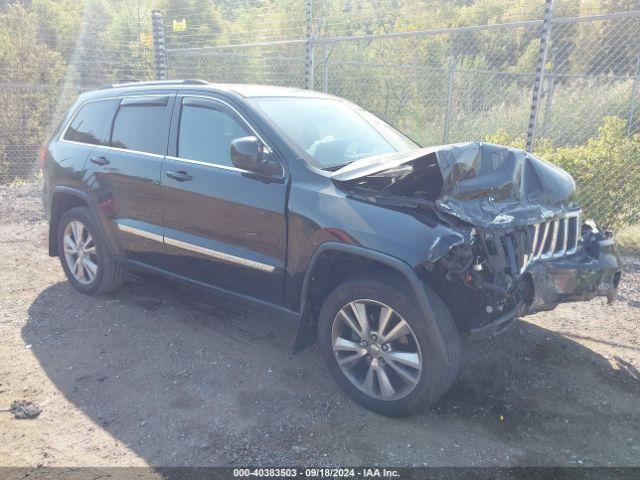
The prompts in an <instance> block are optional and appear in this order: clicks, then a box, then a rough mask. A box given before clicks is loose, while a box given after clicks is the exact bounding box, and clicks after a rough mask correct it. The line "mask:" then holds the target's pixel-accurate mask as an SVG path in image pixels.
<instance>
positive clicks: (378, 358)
mask: <svg viewBox="0 0 640 480" xmlns="http://www.w3.org/2000/svg"><path fill="white" fill-rule="evenodd" d="M41 160H42V165H43V169H44V192H43V195H44V203H45V208H46V211H47V214H48V218H49V221H50V229H49V254H50V255H52V256H59V257H60V260H61V262H62V267H63V268H64V271H65V273H66V275H67V277H68V279H69V281H70V282H71V283H72V284H73V286H74V287H75V288H77V289H78V290H79V291H81V292H83V293H87V294H100V293H104V292H108V291H110V290H114V289H116V288H118V287H119V286H121V285H122V284H123V282H124V281H125V276H126V272H127V270H131V269H143V270H146V271H151V272H156V273H158V274H162V275H166V276H169V277H171V278H174V279H177V280H182V281H186V282H189V283H190V284H193V285H199V286H202V287H204V288H205V289H211V290H213V291H216V292H222V293H225V294H229V295H231V296H233V297H236V298H238V299H242V300H246V301H251V302H253V303H255V304H258V305H259V306H262V307H268V308H271V309H273V310H275V312H277V314H280V315H287V316H290V317H292V318H293V319H295V321H297V322H298V331H297V336H296V340H295V345H294V351H299V350H301V349H303V348H305V347H307V346H309V345H311V344H312V343H313V342H314V341H318V343H319V347H320V350H321V352H322V355H323V357H324V359H325V361H326V363H327V365H328V367H329V370H330V371H331V373H332V374H333V376H334V377H335V379H336V381H337V382H338V383H339V384H340V386H341V387H342V388H343V389H344V390H346V391H347V393H348V394H349V395H350V396H352V397H353V398H354V399H355V400H356V401H357V402H359V403H361V404H362V405H364V406H366V407H367V408H370V409H372V410H375V411H377V412H380V413H383V414H387V415H400V414H407V413H411V412H414V411H416V410H418V409H419V408H421V407H424V406H427V405H430V404H432V403H433V402H435V401H436V400H437V399H438V398H439V397H440V396H442V395H443V394H444V393H445V392H446V391H447V389H448V388H449V387H450V386H451V384H452V382H453V381H454V379H455V377H456V373H457V370H458V368H459V366H460V359H461V339H462V338H465V337H468V336H473V335H480V334H489V335H493V334H496V333H498V332H500V331H502V330H503V329H504V328H506V327H507V326H509V325H510V324H512V323H513V322H514V321H515V320H516V319H517V318H519V317H521V316H523V315H526V314H529V313H533V312H536V311H540V310H549V309H552V308H554V307H555V306H556V305H557V304H558V303H561V302H568V301H575V300H588V299H591V298H593V297H595V296H607V297H608V298H609V299H610V300H613V299H614V298H615V295H616V291H617V287H618V282H619V280H620V274H621V266H620V265H621V262H620V259H619V257H618V254H617V251H616V245H615V242H614V239H613V235H612V234H611V233H610V232H608V231H602V230H600V229H599V228H598V227H597V226H596V225H595V224H593V222H584V223H583V222H582V221H581V212H580V209H579V207H578V206H577V205H575V203H574V200H573V199H574V190H575V185H574V182H573V180H572V179H571V177H570V176H569V175H568V174H567V173H566V172H564V171H563V170H561V169H559V168H558V167H555V166H553V165H551V164H549V163H547V162H544V161H542V160H540V159H537V158H536V157H534V156H532V155H530V154H527V153H525V152H523V151H520V150H516V149H512V148H507V147H502V146H498V145H491V144H486V143H480V142H475V143H465V144H455V145H446V146H441V147H433V148H421V147H420V146H419V145H418V144H416V143H415V142H414V141H412V140H411V139H410V138H408V137H407V136H405V135H403V134H402V133H400V132H399V131H397V130H396V129H394V128H393V127H391V126H390V125H389V124H387V123H385V122H384V121H382V120H380V119H379V118H377V117H376V116H374V115H372V114H371V113H369V112H367V111H365V110H363V109H362V108H360V107H358V106H356V105H354V104H352V103H350V102H348V101H346V100H343V99H340V98H336V97H333V96H330V95H325V94H321V93H317V92H312V91H305V90H298V89H292V88H279V87H268V86H258V85H214V84H209V83H207V82H204V81H200V80H183V81H168V82H150V83H138V84H122V85H114V86H109V87H105V88H103V89H100V90H97V91H93V92H89V93H85V94H83V95H81V96H80V98H79V99H78V101H77V102H76V104H75V105H74V106H73V107H72V108H71V110H70V111H69V113H68V114H67V116H66V118H65V119H64V120H63V121H62V123H61V125H60V127H59V128H58V129H57V131H56V132H55V133H54V135H53V136H52V139H51V141H50V143H49V144H48V145H47V146H46V147H45V148H44V149H43V151H42V152H41Z"/></svg>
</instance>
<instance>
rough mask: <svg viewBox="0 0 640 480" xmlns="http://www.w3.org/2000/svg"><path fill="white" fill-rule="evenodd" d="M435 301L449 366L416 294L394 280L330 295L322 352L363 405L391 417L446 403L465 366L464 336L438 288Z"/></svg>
mask: <svg viewBox="0 0 640 480" xmlns="http://www.w3.org/2000/svg"><path fill="white" fill-rule="evenodd" d="M426 293H427V296H428V298H429V301H430V303H431V306H432V310H433V312H434V315H435V317H436V318H435V320H436V324H437V325H438V327H439V329H440V333H441V335H442V337H443V338H444V340H445V347H446V351H447V355H448V359H449V365H446V366H443V365H439V363H441V362H437V361H436V360H435V359H434V356H433V352H432V351H431V349H430V348H429V338H430V335H432V334H433V332H430V331H429V330H428V328H427V325H426V322H425V321H424V319H423V318H422V313H421V311H420V310H419V309H418V308H417V307H416V303H417V302H416V300H415V297H414V295H413V293H412V292H411V291H409V289H404V288H398V287H396V286H391V285H389V282H388V277H387V278H386V279H385V277H384V276H381V275H375V274H370V275H363V276H361V277H358V278H355V279H352V280H349V281H347V282H345V283H343V284H341V285H339V286H338V287H337V288H336V289H335V290H334V291H333V292H331V294H329V296H328V297H327V299H326V301H325V303H324V305H323V307H322V310H321V312H320V318H319V321H318V329H319V331H318V338H319V343H320V349H321V352H322V355H323V357H324V360H325V362H326V364H327V366H328V368H329V371H330V372H331V374H332V375H333V377H334V378H335V380H336V381H337V383H338V384H339V385H340V386H341V387H342V389H343V390H345V391H346V392H347V393H348V394H349V395H350V396H351V397H352V398H353V399H354V400H355V401H357V402H358V403H360V404H361V405H363V406H365V407H366V408H368V409H370V410H373V411H375V412H378V413H381V414H383V415H391V416H399V415H408V414H412V413H415V412H417V411H419V410H422V409H423V408H426V407H428V406H430V405H431V404H433V403H434V402H435V401H436V400H438V399H439V398H440V397H441V396H442V395H443V394H444V393H445V392H446V391H447V390H448V389H449V387H450V386H451V384H452V383H453V380H454V379H455V377H456V374H457V371H458V368H459V365H460V356H461V354H460V338H459V335H458V332H457V329H456V326H455V323H454V321H453V318H452V317H451V313H450V312H449V310H448V309H447V307H446V306H445V305H444V303H443V302H442V300H441V299H440V297H438V296H437V294H436V293H435V292H433V291H432V290H430V289H428V288H427V289H426Z"/></svg>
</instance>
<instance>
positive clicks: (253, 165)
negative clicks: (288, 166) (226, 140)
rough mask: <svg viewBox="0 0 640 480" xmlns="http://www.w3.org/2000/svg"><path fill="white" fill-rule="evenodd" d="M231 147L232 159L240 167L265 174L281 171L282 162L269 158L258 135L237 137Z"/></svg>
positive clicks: (274, 173)
mask: <svg viewBox="0 0 640 480" xmlns="http://www.w3.org/2000/svg"><path fill="white" fill-rule="evenodd" d="M230 148H231V161H232V162H233V164H234V165H235V166H236V167H238V168H241V169H243V170H247V171H249V172H255V173H260V174H263V175H276V174H277V173H278V172H279V171H280V164H279V163H278V162H275V161H273V160H271V159H269V158H268V157H269V156H268V155H266V154H265V147H264V145H263V144H262V142H261V141H260V140H258V139H257V138H256V137H253V136H251V137H240V138H236V139H235V140H233V141H232V142H231V147H230Z"/></svg>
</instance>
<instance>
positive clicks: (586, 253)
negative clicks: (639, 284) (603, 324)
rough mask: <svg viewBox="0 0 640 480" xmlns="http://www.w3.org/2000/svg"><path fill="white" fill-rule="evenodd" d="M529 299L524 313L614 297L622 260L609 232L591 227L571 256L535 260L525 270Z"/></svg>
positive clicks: (620, 273) (610, 300)
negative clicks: (530, 287) (528, 280)
mask: <svg viewBox="0 0 640 480" xmlns="http://www.w3.org/2000/svg"><path fill="white" fill-rule="evenodd" d="M527 270H528V273H529V275H530V276H531V281H532V286H533V298H532V301H531V304H530V305H529V309H528V311H527V314H531V313H535V312H539V311H543V310H551V309H553V308H555V307H556V306H557V305H558V304H559V303H565V302H576V301H583V300H591V299H592V298H595V297H607V299H608V300H609V302H612V301H613V300H615V298H616V296H617V292H618V284H619V283H620V277H621V275H622V261H621V260H620V256H619V254H618V249H617V246H616V242H615V239H614V237H613V234H612V233H611V232H601V231H599V230H597V229H595V226H594V229H593V230H592V231H591V232H589V233H588V234H587V235H585V236H584V237H583V243H582V248H581V249H580V250H579V252H578V253H576V254H575V255H571V256H569V257H564V258H560V259H557V260H549V261H541V262H537V263H535V264H533V265H530V267H529V268H528V269H527Z"/></svg>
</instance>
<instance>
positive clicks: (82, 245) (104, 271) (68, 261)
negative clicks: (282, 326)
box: [58, 207, 127, 294]
mask: <svg viewBox="0 0 640 480" xmlns="http://www.w3.org/2000/svg"><path fill="white" fill-rule="evenodd" d="M58 255H59V257H60V262H61V263H62V268H63V269H64V273H65V274H66V275H67V278H68V279H69V282H71V284H72V285H73V286H74V287H75V288H76V289H77V290H79V291H81V292H82V293H87V294H99V293H106V292H109V291H111V290H115V289H117V288H118V287H120V286H121V285H122V284H123V283H124V281H125V280H126V276H127V272H126V269H125V268H124V266H123V265H122V264H121V263H120V262H118V261H117V260H116V259H115V258H114V257H113V256H112V255H111V252H110V251H109V249H108V248H107V245H106V244H105V241H104V239H103V238H102V236H101V235H100V232H99V231H98V228H97V226H96V224H95V222H94V220H93V217H92V215H91V211H90V210H89V209H88V208H86V207H77V208H72V209H71V210H69V211H67V212H65V214H64V215H63V216H62V218H61V219H60V222H59V224H58Z"/></svg>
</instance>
